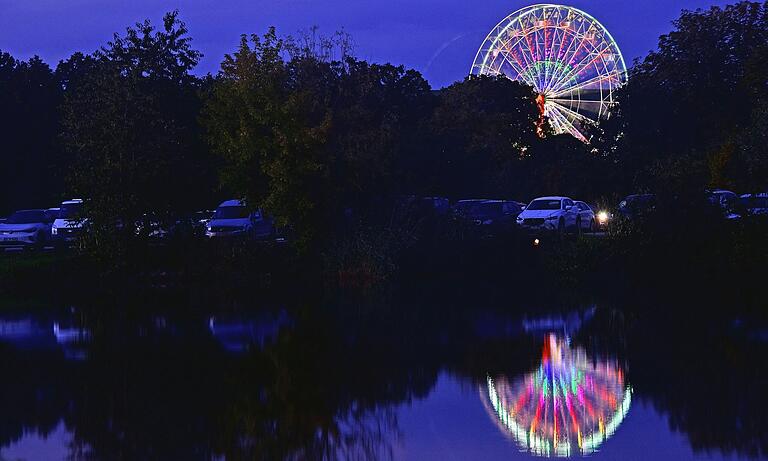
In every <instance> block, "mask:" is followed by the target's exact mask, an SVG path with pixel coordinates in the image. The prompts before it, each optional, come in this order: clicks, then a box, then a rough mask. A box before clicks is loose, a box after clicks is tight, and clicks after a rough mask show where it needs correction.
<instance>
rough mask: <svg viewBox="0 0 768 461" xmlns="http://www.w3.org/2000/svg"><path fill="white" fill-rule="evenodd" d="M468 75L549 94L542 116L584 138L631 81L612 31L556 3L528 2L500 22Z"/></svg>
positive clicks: (557, 129) (559, 128) (561, 130)
mask: <svg viewBox="0 0 768 461" xmlns="http://www.w3.org/2000/svg"><path fill="white" fill-rule="evenodd" d="M551 19H554V20H552V21H551ZM572 21H575V22H573V24H574V27H571V24H572ZM558 35H559V38H558ZM550 39H551V40H552V41H549V40H550ZM556 40H559V41H560V44H559V47H558V45H557V43H556V42H555V41H556ZM548 41H549V42H548ZM566 42H567V45H566ZM563 51H564V53H563ZM470 75H476V76H479V75H495V76H505V77H506V78H508V79H510V80H513V81H519V82H522V83H524V84H527V85H529V86H531V87H533V88H534V91H535V92H536V93H538V94H539V95H541V96H542V97H544V98H546V103H544V104H542V105H541V110H542V112H541V114H542V116H543V117H544V116H545V117H547V118H548V119H549V121H550V125H552V127H553V128H554V130H555V132H556V133H558V134H560V133H570V134H572V135H573V136H575V137H576V138H579V139H580V140H582V141H584V142H588V141H587V139H586V137H585V136H584V135H583V134H582V131H584V129H585V128H587V125H595V124H597V123H599V121H600V120H602V119H605V118H608V117H609V116H610V113H611V108H612V106H613V105H614V103H615V91H616V90H617V89H618V88H620V87H621V86H623V85H624V84H625V83H626V82H627V80H628V72H627V66H626V61H625V59H624V55H623V53H622V52H621V49H620V48H619V45H618V43H617V42H616V39H615V38H614V37H613V35H612V34H611V33H610V31H609V30H608V29H607V28H606V27H605V26H604V25H603V24H602V23H601V22H600V21H599V20H597V19H596V18H595V17H594V16H592V15H591V14H589V13H587V12H585V11H583V10H581V9H579V8H575V7H572V6H568V5H562V4H555V3H537V4H533V5H528V6H525V7H523V8H519V9H517V10H516V11H514V12H512V13H510V14H509V15H507V16H505V17H504V18H503V19H502V20H501V21H499V22H498V23H497V24H496V25H495V26H494V27H493V28H492V29H491V30H490V32H489V33H488V34H487V35H486V36H485V39H483V41H482V43H481V45H480V47H479V48H478V50H477V53H475V58H474V60H473V62H472V67H471V68H470ZM545 112H546V113H545Z"/></svg>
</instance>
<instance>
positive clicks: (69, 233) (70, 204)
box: [51, 198, 88, 244]
mask: <svg viewBox="0 0 768 461" xmlns="http://www.w3.org/2000/svg"><path fill="white" fill-rule="evenodd" d="M87 221H88V220H87V219H85V217H84V216H83V200H82V199H79V198H76V199H72V200H66V201H64V202H61V205H60V206H59V214H58V216H56V219H55V220H54V221H53V224H52V225H51V236H52V238H53V240H54V242H55V243H58V244H61V243H71V242H73V241H75V240H76V239H77V237H78V236H79V235H80V234H81V233H82V232H83V229H84V227H85V225H86V223H87Z"/></svg>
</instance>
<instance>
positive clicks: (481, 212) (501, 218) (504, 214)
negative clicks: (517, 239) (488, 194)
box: [458, 200, 523, 237]
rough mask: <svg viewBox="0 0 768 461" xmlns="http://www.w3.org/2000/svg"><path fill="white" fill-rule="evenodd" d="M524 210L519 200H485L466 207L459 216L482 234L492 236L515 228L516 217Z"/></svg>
mask: <svg viewBox="0 0 768 461" xmlns="http://www.w3.org/2000/svg"><path fill="white" fill-rule="evenodd" d="M464 203H466V202H464ZM522 211H523V208H522V207H521V206H520V204H518V203H517V202H512V201H507V200H483V201H479V202H473V203H472V204H470V205H469V206H466V207H464V208H463V209H462V210H461V214H460V215H458V217H459V219H460V220H462V221H463V222H464V223H465V224H466V225H467V226H469V227H470V229H471V228H474V229H475V230H476V231H477V233H478V234H479V235H480V236H482V237H491V236H498V235H501V234H504V233H507V232H509V231H510V230H512V229H514V227H515V219H517V216H518V215H519V214H520V213H521V212H522Z"/></svg>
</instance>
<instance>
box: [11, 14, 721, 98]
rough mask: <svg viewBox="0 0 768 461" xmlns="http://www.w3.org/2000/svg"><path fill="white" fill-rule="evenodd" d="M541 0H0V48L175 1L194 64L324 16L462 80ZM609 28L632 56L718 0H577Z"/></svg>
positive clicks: (438, 82) (62, 51)
mask: <svg viewBox="0 0 768 461" xmlns="http://www.w3.org/2000/svg"><path fill="white" fill-rule="evenodd" d="M531 3H536V2H535V1H531V2H527V1H522V0H0V50H3V51H7V52H9V53H11V54H12V55H13V56H15V57H17V58H20V59H27V58H29V57H31V56H33V55H35V54H37V55H39V56H41V57H42V58H43V59H44V60H45V61H47V62H48V63H50V64H51V65H52V66H54V65H55V64H56V63H57V62H58V61H59V60H60V59H63V58H66V57H67V56H69V55H70V54H71V53H73V52H74V51H83V52H92V51H93V50H95V49H96V48H98V47H99V46H100V45H103V44H104V43H106V42H107V41H108V40H109V39H111V37H112V34H113V33H114V32H118V31H119V32H121V33H122V32H123V31H124V30H125V27H126V26H128V25H131V24H133V23H135V22H137V21H140V20H143V19H145V18H149V19H151V20H152V21H153V22H154V23H156V24H158V25H159V24H160V23H161V21H160V20H161V17H162V14H163V13H164V12H166V11H170V10H173V9H178V10H179V11H180V12H181V18H182V20H184V21H185V22H186V23H187V25H188V27H189V29H190V33H191V35H192V37H193V38H194V46H195V47H197V48H198V49H200V50H201V51H202V52H203V53H204V54H205V57H204V58H203V61H202V62H201V64H200V66H199V68H198V69H197V72H198V73H200V74H205V73H206V72H212V73H215V72H216V71H217V69H218V65H219V63H220V62H221V59H222V57H223V55H224V53H228V52H231V51H233V50H234V49H235V47H236V46H237V44H238V40H239V36H240V34H242V33H258V34H262V33H264V32H265V31H266V29H267V27H269V26H270V25H274V26H276V27H277V29H278V33H280V34H293V33H295V32H296V31H298V30H306V29H308V28H310V27H311V26H313V25H314V26H318V27H319V28H320V32H321V33H325V34H330V33H332V32H334V31H336V30H341V29H343V30H345V31H346V32H348V33H350V34H351V35H352V38H353V41H354V49H355V53H356V55H357V56H358V57H360V58H362V59H366V60H369V61H375V62H392V63H394V64H403V65H405V66H407V67H411V68H415V69H417V70H419V71H421V72H422V73H423V74H424V76H425V77H426V78H427V79H428V80H429V82H430V83H431V84H432V86H433V87H441V86H445V85H447V84H450V83H452V82H454V81H456V80H461V79H463V78H464V76H465V75H466V74H467V73H468V72H469V68H470V66H471V64H472V60H473V59H474V56H475V53H476V51H477V48H478V47H479V46H480V44H481V43H482V41H483V39H484V38H485V35H486V34H487V33H488V32H489V31H490V30H491V28H492V27H493V26H495V25H496V23H498V22H499V21H500V20H501V19H503V18H504V17H505V16H507V15H508V14H510V13H512V12H513V11H515V10H517V9H519V8H521V7H524V6H527V5H529V4H531ZM564 3H565V4H567V5H570V6H574V7H577V8H579V9H582V10H584V11H586V12H587V13H589V14H591V15H592V16H594V17H595V18H596V19H597V20H598V21H600V22H601V23H603V25H604V26H605V27H606V28H607V29H608V30H609V31H610V32H611V34H612V35H613V36H614V38H615V39H616V41H617V42H618V44H619V47H620V48H621V50H622V52H623V54H624V57H625V59H626V60H627V64H628V65H629V64H630V63H631V61H632V60H633V59H634V58H636V57H642V56H644V55H645V54H646V53H647V52H648V51H649V50H651V49H653V48H655V46H656V43H657V39H658V36H659V35H661V34H662V33H666V32H668V31H669V30H670V29H671V27H672V26H671V24H670V22H671V21H672V20H673V19H675V18H676V17H678V16H679V14H680V10H681V9H691V10H695V9H697V8H708V7H709V6H711V5H713V4H720V5H723V4H725V3H727V2H723V1H718V0H572V1H568V2H564ZM730 3H733V2H730Z"/></svg>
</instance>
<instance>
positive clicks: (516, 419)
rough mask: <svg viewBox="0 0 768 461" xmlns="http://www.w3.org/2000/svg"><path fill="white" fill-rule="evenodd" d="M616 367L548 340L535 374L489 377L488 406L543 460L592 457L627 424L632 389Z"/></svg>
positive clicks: (484, 392)
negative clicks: (511, 377)
mask: <svg viewBox="0 0 768 461" xmlns="http://www.w3.org/2000/svg"><path fill="white" fill-rule="evenodd" d="M624 378H625V377H624V372H623V371H622V370H621V368H620V367H619V366H618V364H617V363H615V362H608V361H596V360H590V359H589V358H588V357H587V354H586V352H585V351H584V350H583V349H571V348H570V347H569V345H568V343H567V342H566V341H565V340H564V339H562V338H559V337H557V336H556V335H554V334H549V335H547V336H546V337H545V340H544V347H543V350H542V359H541V363H540V365H539V367H538V369H536V370H535V371H533V372H531V373H528V374H526V375H525V376H523V377H521V378H518V379H514V380H510V379H508V378H507V377H505V376H499V377H491V376H489V377H488V378H487V383H486V384H487V385H485V386H481V394H482V398H483V403H484V404H485V406H486V409H487V410H488V412H489V414H490V415H491V417H492V418H493V419H494V420H495V421H496V422H497V424H498V425H499V427H500V428H501V429H502V430H503V431H504V432H505V433H507V434H509V435H510V436H511V437H512V438H514V439H515V440H516V442H517V443H518V445H519V446H520V448H521V449H522V450H524V451H528V452H530V453H532V454H534V455H538V456H547V457H551V456H558V457H566V456H574V455H588V454H590V453H593V452H595V451H597V449H598V448H599V447H600V445H601V444H602V443H603V442H604V441H605V440H607V439H608V438H610V437H611V436H612V435H613V433H614V432H615V431H616V429H617V428H618V426H619V425H620V424H621V422H622V421H623V420H624V418H625V416H626V415H627V412H628V411H629V407H630V405H631V401H632V389H631V387H630V386H629V385H627V383H626V382H625V379H624Z"/></svg>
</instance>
